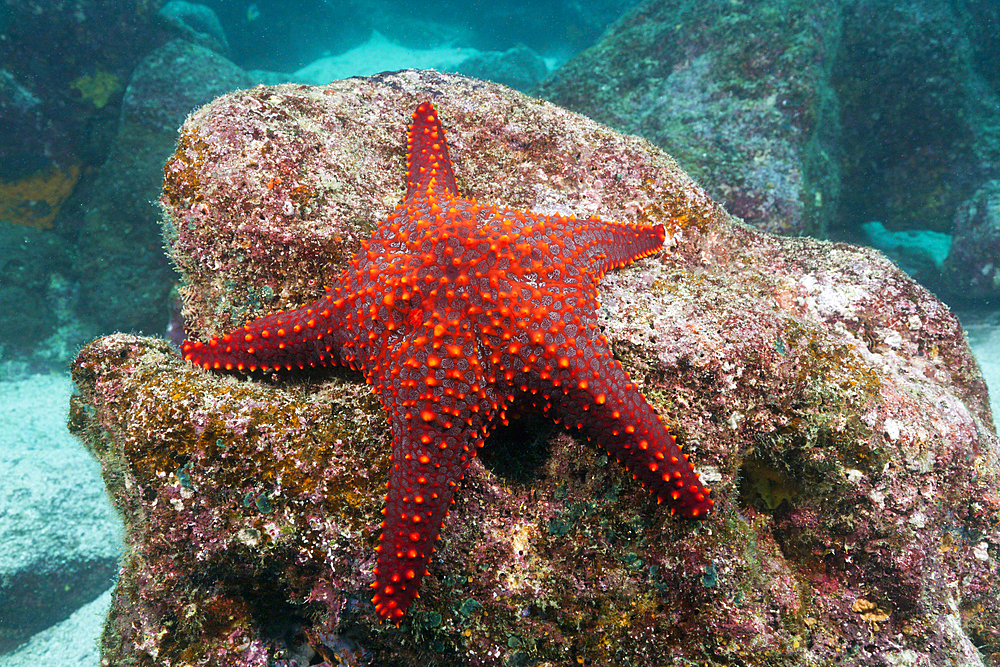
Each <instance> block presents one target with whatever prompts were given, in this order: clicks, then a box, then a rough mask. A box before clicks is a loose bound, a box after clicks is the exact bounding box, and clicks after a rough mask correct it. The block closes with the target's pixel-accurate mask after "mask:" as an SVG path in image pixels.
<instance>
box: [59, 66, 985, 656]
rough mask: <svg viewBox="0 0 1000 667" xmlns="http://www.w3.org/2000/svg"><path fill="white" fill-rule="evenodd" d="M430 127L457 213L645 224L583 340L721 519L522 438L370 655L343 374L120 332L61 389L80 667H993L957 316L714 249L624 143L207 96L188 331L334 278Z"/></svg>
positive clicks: (708, 226)
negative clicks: (215, 355) (94, 612)
mask: <svg viewBox="0 0 1000 667" xmlns="http://www.w3.org/2000/svg"><path fill="white" fill-rule="evenodd" d="M425 98H430V99H432V100H433V101H434V102H435V103H436V104H437V105H438V107H439V110H440V115H441V117H442V119H443V120H444V123H445V126H446V129H447V132H448V140H449V143H450V146H451V157H452V159H453V160H454V162H455V165H456V172H457V179H458V184H459V188H460V189H461V190H462V192H463V193H466V194H468V195H474V196H476V197H477V198H478V199H479V200H481V201H484V202H497V203H500V204H504V205H510V206H512V207H519V208H521V207H526V208H531V209H534V210H535V211H537V212H553V211H559V212H562V213H570V212H572V213H575V214H576V215H591V214H594V213H599V214H600V215H602V216H604V217H606V218H608V219H620V220H644V221H652V222H661V223H663V224H664V225H665V227H666V229H667V243H666V247H665V249H664V251H663V253H661V254H660V255H658V256H656V257H652V258H649V259H647V260H643V261H641V262H638V263H636V264H635V265H633V266H631V267H628V268H626V269H623V270H620V271H616V272H613V273H611V274H609V275H608V276H607V277H606V279H605V280H604V281H603V282H602V285H601V302H602V304H603V309H602V311H601V312H602V318H603V320H602V327H603V330H604V333H605V335H606V336H607V337H608V339H609V340H610V343H611V345H612V347H613V349H614V351H615V356H616V357H617V358H619V359H620V360H621V361H622V363H623V364H624V365H625V366H626V367H627V369H628V370H629V372H630V373H631V376H632V378H633V380H634V381H635V382H637V383H638V384H639V386H640V387H641V389H642V391H643V392H644V393H645V394H646V396H647V397H648V398H649V400H650V401H651V402H652V404H653V405H654V406H656V407H657V408H658V409H659V410H660V411H661V414H662V415H663V416H664V419H666V420H667V421H668V423H669V424H670V426H671V429H672V430H673V431H674V432H675V433H677V434H678V436H679V438H680V440H681V441H682V442H683V443H684V446H685V451H687V452H690V453H691V456H692V459H693V460H694V461H695V464H696V467H697V469H698V470H699V471H700V472H701V473H702V476H703V479H705V480H707V481H708V482H709V483H710V485H711V486H712V487H713V489H714V497H715V498H716V511H715V512H714V513H713V514H712V515H710V516H709V517H708V518H707V519H706V520H704V521H702V522H688V521H682V520H679V519H677V518H673V517H670V516H669V513H668V512H667V511H666V510H665V509H664V508H663V507H659V508H658V506H657V505H656V504H655V502H652V499H651V498H650V496H649V495H648V494H647V493H646V492H644V491H643V490H642V489H641V488H640V487H639V486H638V484H637V483H635V482H634V481H633V480H632V479H631V478H630V475H629V474H628V473H627V472H625V471H624V470H622V469H621V467H620V466H616V465H614V464H613V462H609V461H607V459H606V457H604V456H602V455H601V454H600V452H599V451H598V449H597V448H596V447H593V446H591V445H588V444H586V443H582V442H578V441H577V440H575V439H574V438H573V437H572V436H571V434H568V433H565V432H563V431H562V430H561V429H559V428H552V429H550V428H548V427H545V428H540V426H539V422H538V421H537V420H535V419H531V418H530V417H529V416H524V417H522V418H521V419H520V420H514V421H512V425H511V427H510V428H506V429H502V430H499V431H497V432H495V433H493V435H492V436H491V437H490V439H489V440H488V441H487V443H486V445H485V447H484V448H483V450H482V457H481V458H477V459H474V460H473V464H472V466H471V467H470V468H469V470H468V472H467V473H466V477H465V481H464V482H463V484H462V486H461V487H460V489H459V491H458V493H457V499H456V502H455V504H454V505H453V506H452V507H451V513H450V515H449V517H448V518H447V519H446V521H445V526H444V528H443V530H442V538H443V539H442V541H441V542H440V543H439V545H438V550H437V553H436V555H435V558H434V559H433V561H432V563H431V566H430V573H429V575H428V576H426V577H425V578H424V580H423V582H422V587H421V591H420V593H421V597H420V599H419V600H417V602H416V603H415V605H414V607H413V608H412V609H411V611H410V613H409V614H408V615H407V616H406V617H405V618H404V619H403V622H402V624H401V625H400V626H399V627H394V626H392V625H388V626H386V625H378V624H377V622H376V616H375V612H374V609H373V608H372V606H371V604H370V603H369V602H368V598H369V589H368V584H370V582H371V581H372V572H371V568H372V567H373V566H374V563H375V553H374V551H373V547H374V546H375V544H376V543H377V538H378V534H379V521H380V520H381V514H380V513H379V509H380V507H381V505H382V494H383V492H384V486H383V485H384V482H385V480H386V477H387V474H388V467H389V465H390V463H389V460H388V454H389V441H390V437H391V436H390V433H389V427H388V425H387V423H386V419H385V415H384V413H383V411H382V410H381V408H380V407H379V404H378V401H377V399H376V397H375V396H374V394H373V393H372V392H371V390H370V389H369V388H368V387H367V386H366V385H365V384H364V382H363V380H362V378H361V377H360V376H359V375H357V374H355V373H352V372H350V371H348V370H341V371H332V372H325V373H324V372H318V371H317V372H311V373H299V374H289V375H288V376H286V377H284V378H283V379H281V380H280V381H277V382H275V381H273V380H271V379H270V378H263V377H254V378H251V379H242V378H238V377H235V378H234V377H228V376H225V375H219V374H214V373H207V372H204V371H202V370H200V369H196V368H193V367H191V366H190V364H187V363H186V362H184V361H182V360H181V359H180V358H179V357H178V355H177V353H176V351H175V350H174V349H173V348H171V347H170V346H168V345H167V344H166V343H164V342H162V341H157V340H152V339H146V338H140V337H136V336H132V335H124V334H118V335H114V336H110V337H107V338H102V339H99V340H97V341H95V342H94V343H92V344H91V345H89V346H88V347H86V348H85V349H84V350H83V351H82V352H81V353H80V356H79V357H78V359H77V360H76V362H75V363H74V365H73V374H74V379H75V382H76V384H77V387H78V391H79V396H78V397H77V398H75V399H74V404H73V411H72V417H71V421H72V423H73V425H74V428H75V430H76V431H77V432H79V433H81V434H82V435H84V437H85V439H86V442H87V446H88V447H89V448H90V449H91V451H92V452H93V453H94V455H95V456H96V457H97V458H98V459H99V460H100V461H101V465H102V469H103V472H104V475H105V480H106V482H107V485H108V490H109V493H110V494H111V496H112V498H113V501H114V503H115V505H116V507H118V508H119V510H120V511H121V512H122V513H123V514H124V516H126V525H127V530H128V538H127V539H128V543H129V544H130V549H129V552H128V556H127V561H126V563H125V565H124V567H123V569H122V573H121V577H120V580H119V584H118V587H117V589H116V591H115V597H114V601H113V603H112V613H111V615H110V616H109V620H108V625H107V628H106V631H105V634H104V637H103V648H102V650H103V658H104V659H105V660H107V661H109V662H110V664H126V663H128V664H131V663H152V662H155V663H158V664H178V663H179V662H181V661H190V662H194V661H202V662H205V663H206V664H211V665H261V666H264V665H267V664H269V662H270V661H274V660H277V659H295V660H297V661H299V664H304V663H306V662H309V661H313V662H315V661H318V660H321V659H322V660H328V661H331V662H332V656H333V654H334V653H335V652H337V651H341V652H343V656H344V657H343V658H342V662H347V661H348V660H355V661H357V662H369V663H371V664H378V665H388V664H393V665H425V664H469V665H507V664H533V663H539V664H571V663H576V662H590V663H591V664H602V665H603V664H663V662H664V661H665V660H666V661H669V660H673V661H689V662H695V661H698V660H702V659H703V657H704V655H705V654H706V652H708V651H710V652H711V653H712V655H713V656H714V657H713V660H716V661H718V662H732V663H735V662H741V663H746V664H776V663H775V661H776V660H780V661H781V663H782V664H801V665H807V664H833V663H836V662H838V661H843V660H844V659H845V658H844V656H862V657H859V658H858V660H864V661H867V662H870V663H872V664H876V663H878V664H891V663H895V662H900V661H903V660H906V661H908V662H912V663H920V664H945V663H947V664H957V665H970V666H972V665H982V664H983V663H984V662H985V661H989V660H996V656H995V654H996V653H997V652H998V651H1000V632H998V628H1000V601H998V600H1000V580H998V575H997V558H998V555H997V553H996V549H995V546H994V545H996V544H1000V528H998V526H1000V479H998V470H1000V460H998V443H997V437H996V434H995V430H994V425H993V422H992V418H991V415H990V411H989V408H988V406H987V397H986V388H985V385H984V383H983V380H982V376H981V374H980V372H979V370H978V368H977V366H976V363H975V361H974V360H973V358H972V356H971V354H970V352H969V348H968V346H967V345H966V342H965V339H964V336H963V332H962V329H961V327H960V326H959V324H958V321H957V320H956V319H955V317H954V316H953V315H952V313H951V312H950V311H949V310H948V309H947V308H946V307H945V306H943V305H942V304H941V303H940V302H939V301H937V300H936V299H935V298H934V297H933V296H932V295H931V294H930V293H928V292H927V291H926V290H925V289H923V288H922V287H920V286H918V285H917V284H916V283H914V282H913V281H912V280H911V279H909V278H908V277H907V276H906V275H905V274H903V273H902V272H901V271H899V270H898V269H897V268H896V267H895V266H894V265H892V263H891V262H889V261H887V260H886V259H885V257H884V256H883V255H881V254H880V253H878V252H877V251H873V250H866V249H861V248H857V247H853V246H849V245H845V244H830V243H824V242H820V241H814V240H807V239H791V238H780V237H774V236H770V235H768V234H765V233H762V232H760V231H759V230H755V229H753V228H750V227H747V226H745V225H743V224H741V223H740V222H739V221H738V220H736V219H734V218H732V217H730V216H729V215H728V214H727V213H726V212H725V211H724V210H723V209H722V207H720V206H718V205H716V204H714V203H712V201H711V200H710V199H709V198H708V196H707V195H706V193H705V192H704V191H702V190H701V189H700V188H698V187H697V186H696V185H695V184H694V183H693V182H692V181H691V179H690V178H689V177H688V176H687V175H686V174H685V173H684V172H683V171H682V170H681V169H680V168H679V167H678V166H677V164H676V163H675V162H674V161H673V160H672V159H671V158H670V157H668V156H667V155H665V154H664V153H662V152H661V151H659V150H657V149H656V148H654V147H652V146H651V145H650V144H648V143H647V142H646V141H644V140H641V139H638V138H636V137H627V136H622V135H619V134H617V133H615V132H613V131H611V130H609V129H607V128H605V127H602V126H600V125H598V124H597V123H595V122H593V121H590V120H588V119H586V118H582V117H580V116H577V115H574V114H572V113H569V112H567V111H565V110H562V109H560V108H558V107H555V106H552V105H550V104H547V103H543V102H539V101H537V100H534V99H531V98H527V97H525V96H523V95H520V94H518V93H515V92H513V91H511V90H509V89H505V88H503V87H501V86H498V85H495V84H488V83H484V82H480V81H475V80H470V79H466V78H463V77H459V76H451V75H443V74H438V73H434V72H414V71H408V72H400V73H396V74H386V75H381V76H377V77H373V78H370V79H354V80H350V81H342V82H336V83H334V84H331V85H330V86H326V87H322V88H309V87H303V86H291V85H288V86H279V87H275V88H256V89H254V90H250V91H243V92H239V93H234V94H231V95H227V96H225V97H223V98H220V99H218V100H216V101H214V102H213V103H212V104H211V105H209V106H207V107H205V108H203V109H200V110H199V111H197V112H196V113H194V114H192V115H191V117H190V118H189V119H188V121H187V122H186V123H185V126H184V128H183V130H182V133H181V138H180V141H179V143H178V148H177V151H176V153H175V154H174V156H173V157H172V158H171V159H170V161H169V163H168V165H167V167H166V174H167V179H166V183H165V188H164V197H163V200H162V201H163V205H164V218H165V220H164V222H165V225H166V230H167V231H166V234H167V238H168V240H169V248H170V252H171V255H172V257H174V258H175V260H176V261H177V263H178V265H179V267H180V269H181V272H182V276H183V279H184V282H185V287H184V290H185V292H184V295H185V299H186V304H185V309H186V313H187V315H188V323H189V328H190V330H191V331H192V332H193V334H194V335H199V336H206V335H208V334H209V333H221V332H223V331H225V330H228V329H231V328H234V327H236V326H238V325H239V324H241V323H242V322H243V321H245V320H246V319H248V318H250V317H253V316H254V315H257V314H259V313H262V312H265V311H267V310H274V309H278V308H292V307H297V306H299V305H302V304H304V303H307V302H309V301H310V300H311V299H313V298H314V297H315V296H316V294H317V293H318V291H319V290H321V289H322V285H323V284H324V283H325V282H330V281H332V280H334V279H335V278H336V276H337V274H338V271H339V270H340V267H341V266H342V265H343V262H344V261H346V259H347V257H349V256H350V253H352V252H353V251H354V250H355V249H357V248H358V241H359V239H361V238H363V237H364V235H365V234H366V233H369V231H370V230H371V229H372V227H373V225H374V224H375V222H376V221H377V220H379V219H381V218H382V217H383V216H385V215H386V214H387V213H388V212H389V211H391V210H392V207H393V205H394V204H395V203H397V202H399V201H400V198H401V197H402V194H403V191H404V183H403V177H402V174H403V169H404V164H403V163H404V150H405V140H404V136H405V135H404V127H405V124H406V123H407V122H408V121H409V118H410V113H411V111H412V110H413V109H414V108H415V107H416V105H417V103H418V102H420V101H421V100H423V99H425ZM750 638H752V640H751V639H750ZM750 641H752V644H753V645H752V648H751V647H750V646H749V644H748V642H750ZM778 656H780V658H779V657H778Z"/></svg>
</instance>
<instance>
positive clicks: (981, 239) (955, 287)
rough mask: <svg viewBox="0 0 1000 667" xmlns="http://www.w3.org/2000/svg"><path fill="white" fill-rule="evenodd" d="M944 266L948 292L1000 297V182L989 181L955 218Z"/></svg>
mask: <svg viewBox="0 0 1000 667" xmlns="http://www.w3.org/2000/svg"><path fill="white" fill-rule="evenodd" d="M953 236H954V238H953V240H952V244H951V250H950V252H949V253H948V257H947V259H945V263H944V276H945V281H946V285H947V289H948V291H949V292H950V293H952V294H953V295H955V296H957V297H959V298H969V297H972V298H983V297H986V298H991V297H996V296H1000V181H987V182H986V183H985V184H984V185H983V186H982V187H981V188H979V189H978V190H976V192H975V193H974V194H973V195H972V197H970V198H969V200H968V201H967V202H965V203H964V204H963V205H962V206H961V207H960V208H959V210H958V213H957V214H956V215H955V227H954V231H953Z"/></svg>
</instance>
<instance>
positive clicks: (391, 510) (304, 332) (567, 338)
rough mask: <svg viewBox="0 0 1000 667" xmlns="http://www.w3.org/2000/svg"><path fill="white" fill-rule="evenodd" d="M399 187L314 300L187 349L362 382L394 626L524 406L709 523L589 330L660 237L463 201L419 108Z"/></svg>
mask: <svg viewBox="0 0 1000 667" xmlns="http://www.w3.org/2000/svg"><path fill="white" fill-rule="evenodd" d="M406 178H407V189H406V199H405V200H404V201H403V203H402V205H400V206H397V208H396V211H395V212H394V213H393V214H392V215H390V216H389V218H388V219H387V220H386V221H385V222H384V223H382V224H381V225H380V226H379V227H378V229H377V230H376V231H375V233H374V235H373V236H372V238H371V240H369V241H367V242H365V243H363V244H362V247H361V250H360V251H359V252H358V253H357V255H356V256H355V257H354V259H353V260H352V261H351V263H350V265H349V266H348V267H347V269H345V271H344V273H343V274H342V275H341V276H340V278H339V279H338V281H337V285H336V286H335V287H334V288H332V289H329V288H328V289H327V294H326V295H325V296H323V297H322V298H320V300H319V301H317V302H316V303H313V304H312V305H310V306H308V307H306V308H301V309H299V310H295V311H292V312H280V313H275V314H272V315H268V316H266V317H262V318H259V319H257V320H254V321H253V322H250V323H249V324H247V325H245V326H244V327H243V328H242V329H240V330H237V331H235V332H233V333H231V334H226V335H225V336H223V337H222V338H212V340H210V341H209V342H208V343H201V342H190V341H189V342H185V343H184V346H183V351H184V358H185V359H188V360H190V361H192V362H193V363H195V364H197V365H200V366H203V367H204V368H205V369H225V370H233V369H237V370H240V371H255V370H257V369H261V370H262V371H265V372H267V371H269V370H272V369H273V370H280V369H282V368H284V369H291V368H293V367H298V368H304V367H305V366H315V365H316V364H322V365H325V364H347V365H349V366H350V367H352V368H358V369H361V370H362V371H364V373H365V376H366V377H367V379H368V382H369V383H370V384H371V385H372V386H374V387H375V390H376V391H377V392H378V393H379V395H380V396H381V399H382V405H383V406H384V407H385V409H386V411H387V412H388V413H389V420H390V422H391V424H392V432H393V450H392V461H393V467H392V470H391V472H390V475H389V484H388V486H389V493H388V495H386V497H385V502H386V507H385V509H384V510H383V513H384V514H385V521H383V523H382V528H383V530H382V536H381V542H380V544H379V546H378V552H379V555H378V562H377V567H376V568H375V583H374V584H373V585H372V586H373V587H374V588H375V589H376V593H375V596H374V597H373V598H372V602H374V603H375V609H376V610H377V612H378V614H379V616H380V617H381V618H382V619H383V620H385V619H389V620H398V619H400V618H401V617H402V616H403V615H404V614H405V613H406V610H407V609H408V608H409V607H410V604H411V603H412V601H413V598H415V597H417V587H418V586H419V584H420V580H421V578H422V577H423V576H424V575H425V574H427V570H426V566H427V564H428V562H429V560H430V555H431V552H433V551H434V548H433V546H432V545H433V543H434V541H435V540H436V539H437V538H438V532H439V531H440V529H441V524H442V522H443V521H444V516H445V513H446V510H447V507H448V505H449V503H450V502H451V500H452V494H453V493H454V491H455V487H456V486H458V482H459V480H461V479H462V477H463V475H464V471H465V469H466V468H467V467H468V466H469V462H470V460H471V458H472V457H473V456H475V454H476V450H477V449H478V448H479V447H480V446H481V445H482V444H483V438H484V437H485V436H486V435H487V434H488V433H489V431H490V430H491V429H492V427H493V426H494V425H495V423H496V422H497V420H498V419H499V420H504V419H505V411H506V409H507V408H508V407H509V406H510V405H511V403H512V402H513V401H515V400H517V399H518V398H519V397H521V398H524V399H525V400H526V401H527V402H529V403H531V404H534V405H535V406H537V407H540V408H541V409H542V410H544V411H545V412H547V413H549V414H551V415H552V417H553V418H554V419H555V420H556V421H559V420H562V421H564V422H565V423H566V424H567V425H568V426H575V427H576V428H578V429H580V430H582V431H583V433H584V434H585V435H586V436H587V437H588V439H593V440H596V441H597V442H599V443H600V444H601V445H603V446H604V447H605V448H606V449H607V450H608V452H609V453H610V454H611V455H612V456H615V457H616V458H617V459H618V460H619V461H620V462H622V463H624V465H625V467H626V468H627V469H628V470H631V471H632V472H633V475H634V476H635V477H636V478H638V479H639V480H640V481H641V482H642V484H643V485H644V486H646V487H648V488H649V489H650V490H651V491H652V492H653V493H655V494H656V496H657V499H658V500H659V501H665V502H667V503H668V504H669V505H670V508H671V512H673V511H675V510H676V511H678V512H680V513H681V514H683V515H684V516H687V517H702V516H704V515H705V514H707V513H708V511H709V510H710V509H711V507H712V504H713V501H712V500H711V499H710V498H709V489H707V488H705V487H704V486H703V485H702V484H701V482H700V481H699V480H698V475H697V473H695V472H694V468H693V467H692V465H691V464H690V463H689V462H688V461H687V455H686V454H683V453H682V452H681V450H680V447H678V446H677V445H676V444H675V440H676V438H675V437H674V436H673V435H671V434H670V433H668V432H667V430H666V428H665V427H664V426H663V424H662V423H661V422H660V419H659V417H658V416H657V415H656V412H654V411H653V409H652V408H651V407H650V406H649V404H648V403H647V402H646V400H645V398H644V397H643V395H642V394H641V393H639V390H638V387H637V386H636V385H635V384H633V383H632V382H631V381H630V379H629V376H628V374H627V373H626V372H625V370H624V369H623V368H622V366H621V364H620V363H618V362H617V361H616V360H615V359H613V358H612V356H611V350H610V348H609V346H608V341H607V339H606V338H605V337H604V335H603V334H602V333H601V332H600V329H599V328H598V326H597V321H596V308H597V300H596V297H597V284H598V281H599V280H600V279H601V277H602V276H603V275H604V274H605V273H606V272H607V271H608V270H610V269H614V268H617V267H621V266H624V265H626V264H629V263H631V262H633V261H635V260H636V259H638V258H641V257H645V256H647V255H651V254H653V253H655V252H656V251H657V250H658V249H659V248H660V246H661V245H662V244H663V239H664V230H663V226H662V225H657V226H655V227H654V226H650V225H638V224H632V223H618V222H604V221H601V220H600V219H598V218H596V217H594V218H588V219H586V220H578V219H576V218H574V217H572V216H571V217H569V218H566V217H563V216H560V215H553V216H541V215H535V214H532V213H530V212H525V211H517V210H510V209H499V208H497V207H496V206H485V205H481V204H478V203H477V202H476V201H475V200H474V199H473V200H469V199H462V198H460V197H459V196H458V188H457V187H456V185H455V176H454V174H453V173H452V165H451V160H450V158H449V157H448V146H447V144H446V143H445V138H444V130H443V129H442V127H441V123H440V121H439V120H438V115H437V111H436V110H435V109H434V107H433V106H432V105H431V104H430V103H429V102H424V103H423V104H421V105H420V106H419V107H417V110H416V111H415V112H414V113H413V123H412V124H411V125H410V127H409V135H408V138H407V164H406Z"/></svg>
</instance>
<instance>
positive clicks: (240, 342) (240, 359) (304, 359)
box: [181, 289, 344, 373]
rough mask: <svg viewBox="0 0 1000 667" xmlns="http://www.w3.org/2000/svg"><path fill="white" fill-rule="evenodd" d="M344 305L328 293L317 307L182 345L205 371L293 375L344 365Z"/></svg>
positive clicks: (270, 317)
mask: <svg viewBox="0 0 1000 667" xmlns="http://www.w3.org/2000/svg"><path fill="white" fill-rule="evenodd" d="M342 304H343V300H342V299H339V297H338V294H337V292H334V291H331V290H330V289H327V293H326V294H325V295H324V296H322V297H320V298H319V300H317V301H316V302H315V303H312V304H310V305H309V306H306V307H304V308H299V309H298V310H292V311H287V312H285V311H282V312H277V313H272V314H270V315H266V316H264V317H259V318H257V319H256V320H253V321H252V322H248V323H247V324H245V325H244V326H243V327H242V328H240V329H236V330H235V331H232V332H230V333H227V334H225V335H223V336H221V337H219V336H213V337H212V338H211V339H210V340H209V341H208V342H207V343H203V342H201V341H190V340H187V341H184V343H183V344H182V345H181V352H182V353H183V355H184V358H185V359H187V360H188V361H190V362H191V363H193V364H195V365H196V366H201V367H202V368H204V369H205V370H227V371H232V370H238V371H242V372H254V371H256V370H258V369H259V370H262V371H264V372H265V373H266V372H268V371H271V370H282V369H285V370H291V369H292V368H305V367H307V366H316V365H317V364H319V365H322V366H326V365H327V364H336V363H340V354H341V352H342V348H343V343H344V340H342V339H343V332H342V331H341V330H340V329H339V320H340V314H341V306H342Z"/></svg>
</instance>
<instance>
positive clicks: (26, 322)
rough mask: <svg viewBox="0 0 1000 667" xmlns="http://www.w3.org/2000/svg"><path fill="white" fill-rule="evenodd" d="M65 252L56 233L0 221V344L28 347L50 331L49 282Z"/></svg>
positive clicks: (64, 261) (65, 258)
mask: <svg viewBox="0 0 1000 667" xmlns="http://www.w3.org/2000/svg"><path fill="white" fill-rule="evenodd" d="M68 256H69V253H68V252H67V249H66V246H65V244H64V243H63V242H62V239H60V238H59V237H58V236H56V235H55V234H49V233H45V232H42V231H39V230H37V229H32V228H30V227H21V226H18V225H10V224H7V223H4V222H0V348H2V347H7V346H9V347H11V348H21V349H27V348H30V347H33V346H35V345H36V344H37V343H38V341H40V340H43V339H45V338H46V337H47V336H49V335H50V334H51V333H52V332H53V329H54V327H55V325H56V304H55V303H54V302H53V300H52V299H51V298H50V288H51V282H52V280H53V278H54V277H55V276H58V275H60V272H63V271H65V268H66V264H67V262H68ZM29 304H30V307H27V308H26V307H25V306H27V305H29Z"/></svg>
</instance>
